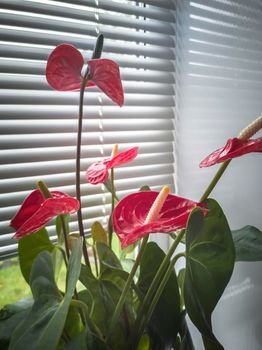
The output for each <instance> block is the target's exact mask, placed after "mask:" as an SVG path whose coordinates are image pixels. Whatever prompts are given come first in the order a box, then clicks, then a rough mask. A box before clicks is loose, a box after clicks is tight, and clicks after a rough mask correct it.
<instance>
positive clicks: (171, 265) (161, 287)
mask: <svg viewBox="0 0 262 350" xmlns="http://www.w3.org/2000/svg"><path fill="white" fill-rule="evenodd" d="M184 256H185V253H184V252H181V253H179V254H177V255H176V256H175V257H174V258H173V259H172V261H171V262H170V263H169V266H168V269H167V271H166V273H165V275H164V277H163V279H162V280H161V283H160V285H159V287H158V289H157V291H156V293H155V295H154V298H153V300H152V302H151V304H150V307H149V309H148V311H147V312H146V314H145V316H144V317H143V319H142V322H141V324H140V327H139V330H138V333H137V340H138V341H139V339H140V337H141V336H142V334H143V332H144V329H145V327H146V325H147V323H148V322H149V321H150V319H151V317H152V314H153V312H154V310H155V307H156V305H157V303H158V300H159V298H160V296H161V295H162V293H163V290H164V288H165V286H166V283H167V282H168V280H169V278H170V276H171V273H172V272H173V271H174V265H175V263H176V262H177V260H178V259H179V258H181V257H184Z"/></svg>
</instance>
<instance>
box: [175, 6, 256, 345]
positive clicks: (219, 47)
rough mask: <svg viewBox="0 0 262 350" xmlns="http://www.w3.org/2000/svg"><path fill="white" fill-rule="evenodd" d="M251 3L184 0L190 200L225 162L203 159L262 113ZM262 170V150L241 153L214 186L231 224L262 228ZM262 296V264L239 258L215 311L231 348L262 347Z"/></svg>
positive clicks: (182, 157) (184, 177)
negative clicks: (204, 163) (203, 162)
mask: <svg viewBox="0 0 262 350" xmlns="http://www.w3.org/2000/svg"><path fill="white" fill-rule="evenodd" d="M201 2H202V3H205V4H207V3H208V5H209V8H208V7H201V6H198V4H199V3H201ZM246 3H247V2H246V1H244V0H237V1H234V2H232V1H229V2H223V1H220V0H216V1H209V2H207V1H202V0H199V1H195V2H194V3H193V4H192V2H190V1H188V0H178V1H177V44H176V49H177V63H176V67H177V77H176V82H177V94H176V103H177V110H176V149H177V152H176V179H175V181H176V188H177V193H178V194H179V195H181V196H185V197H188V198H190V199H194V200H199V198H200V197H201V195H202V193H203V191H204V189H205V188H206V187H207V185H208V184H209V182H210V180H211V179H212V176H213V175H214V174H215V172H216V170H217V168H218V166H214V167H211V168H205V169H200V168H199V167H198V164H199V162H200V161H201V160H202V159H203V158H204V157H205V156H206V155H207V154H209V153H211V152H212V151H213V150H215V149H217V148H219V147H221V146H223V145H224V144H225V141H226V140H227V138H229V137H233V136H237V135H238V133H239V132H240V131H241V129H242V128H243V127H245V126H246V125H247V124H248V123H249V122H251V121H252V120H253V119H255V118H256V117H257V116H258V115H260V114H261V113H262V93H261V91H262V79H261V78H262V2H255V1H251V2H248V6H247V5H246ZM203 18H208V21H205V20H203ZM258 136H261V133H260V134H258ZM261 172H262V155H261V154H252V155H246V156H244V157H242V158H238V159H235V160H233V161H232V162H231V164H230V166H229V168H228V169H227V170H226V173H225V174H224V176H223V178H222V179H221V181H220V182H219V184H218V185H217V187H216V189H215V190H214V191H213V193H212V195H211V197H213V198H215V199H216V200H218V201H219V203H220V205H221V206H222V208H223V209H224V212H225V214H226V215H227V218H228V221H229V224H230V226H231V228H232V229H237V228H240V227H242V226H245V225H247V224H250V225H254V226H256V227H258V228H260V229H262V220H261V214H262V210H261V209H262V205H261V199H262V187H261ZM261 295H262V263H261V262H258V263H237V264H236V266H235V270H234V273H233V276H232V279H231V281H230V283H229V285H228V287H227V289H226V291H225V293H224V295H223V297H222V299H221V301H220V302H219V304H218V306H217V308H216V310H215V312H214V315H213V326H214V332H215V334H216V336H217V337H218V339H220V340H221V342H222V343H223V345H224V347H225V349H226V350H247V349H250V350H260V349H262V332H261V329H262V301H261ZM196 339H197V338H195V341H197V340H196ZM200 349H202V345H201V341H200V340H199V341H197V342H196V350H200Z"/></svg>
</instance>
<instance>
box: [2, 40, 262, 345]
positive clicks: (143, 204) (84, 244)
mask: <svg viewBox="0 0 262 350" xmlns="http://www.w3.org/2000/svg"><path fill="white" fill-rule="evenodd" d="M102 48H103V36H102V35H100V36H99V37H98V39H97V42H96V45H95V48H94V52H93V56H92V57H91V58H90V60H89V61H88V62H87V63H86V62H84V59H83V57H82V55H81V53H80V52H79V51H78V50H77V49H76V48H75V47H73V46H71V45H67V44H62V45H59V46H58V47H57V48H55V49H54V51H53V52H51V54H50V56H49V59H48V62H47V66H46V78H47V82H48V83H49V84H50V86H51V87H52V88H53V89H56V90H59V91H69V90H80V99H79V119H78V120H79V122H78V138H77V145H76V198H73V197H70V196H69V195H67V194H65V193H62V192H59V191H50V190H49V189H48V187H47V185H46V184H45V183H44V182H43V181H41V179H40V181H39V182H38V184H37V186H36V188H35V189H33V191H32V192H31V193H30V194H29V195H28V197H27V198H26V199H25V200H24V202H23V203H22V205H21V208H20V209H19V210H18V212H17V213H16V215H15V216H14V217H13V218H12V220H11V222H10V225H11V226H12V227H13V228H14V229H15V231H16V232H15V235H14V239H17V240H18V253H19V262H20V267H21V273H22V275H23V277H24V279H25V280H26V282H27V283H28V284H29V285H30V288H31V291H32V297H31V298H29V299H26V300H21V301H18V302H17V303H16V304H14V305H6V306H5V307H4V308H3V309H2V310H1V312H0V344H1V349H10V350H21V349H23V350H24V349H26V350H30V349H34V350H35V349H37V350H40V349H50V350H52V349H64V350H72V349H77V350H86V349H91V350H93V349H95V350H122V349H123V350H136V349H138V350H161V349H165V350H168V349H175V350H193V349H195V348H194V340H192V338H191V336H190V330H189V328H188V326H187V316H188V317H189V318H190V319H191V321H192V322H193V324H194V325H195V326H196V327H197V329H198V330H199V332H200V334H201V336H202V339H203V344H204V347H205V349H208V350H212V349H214V350H222V349H223V339H217V338H216V336H215V334H214V331H213V329H212V312H213V310H214V309H215V307H216V304H217V303H218V301H219V299H220V298H221V296H222V294H223V291H224V289H225V287H226V286H227V284H228V282H229V280H230V277H231V275H232V272H233V269H234V264H235V262H236V261H256V260H261V259H262V253H261V252H262V250H261V249H257V247H258V246H261V244H262V239H261V234H262V233H261V232H260V231H259V230H258V229H257V228H255V227H252V226H246V227H244V228H242V229H239V230H237V231H231V229H230V227H229V224H228V222H227V219H226V217H225V215H224V213H223V209H222V208H221V207H220V205H219V204H218V202H217V201H216V200H215V199H211V198H210V194H211V192H212V190H213V188H214V187H215V186H216V183H217V182H218V181H219V180H220V178H221V176H222V175H223V173H224V171H225V169H226V168H227V166H229V164H230V162H231V160H232V159H233V158H235V157H239V156H243V155H245V154H246V153H249V152H260V153H261V152H262V138H261V137H260V138H257V139H253V138H252V136H253V135H254V134H255V133H256V132H257V131H258V130H259V129H261V126H262V117H259V118H257V119H256V120H255V121H254V122H253V123H252V124H251V125H250V126H248V127H247V128H246V129H244V131H243V132H241V133H240V134H239V136H238V137H235V138H232V139H230V140H228V142H227V143H226V145H225V146H224V147H223V148H221V149H219V150H217V151H215V152H214V153H212V154H211V155H209V156H207V157H206V158H205V159H204V160H203V161H202V162H201V163H200V166H201V167H207V166H211V165H214V164H217V163H222V164H221V166H220V168H219V169H218V171H217V173H216V175H215V177H214V178H213V179H212V180H211V182H210V184H209V185H208V186H207V189H206V191H205V192H204V194H203V196H202V197H201V198H200V199H199V202H194V201H192V200H190V199H186V198H181V197H178V196H176V195H175V194H171V193H170V190H169V188H168V187H167V186H165V185H164V184H163V188H162V190H161V191H160V192H156V191H151V190H150V188H149V187H148V186H142V187H141V189H137V191H136V192H135V193H132V194H129V195H128V196H126V197H124V198H121V199H119V197H118V194H117V188H116V187H115V183H114V170H115V168H116V167H118V166H121V165H123V164H126V163H128V162H131V161H132V160H133V159H135V158H136V157H137V155H138V154H139V149H138V147H134V148H131V149H127V150H125V151H123V152H118V147H117V143H116V145H115V146H114V148H113V150H112V154H111V156H110V157H108V158H104V159H101V160H100V161H98V162H96V163H95V164H92V165H91V166H90V167H89V168H88V169H87V171H86V176H85V178H86V181H88V182H89V183H90V184H93V185H94V186H95V185H97V184H101V183H103V184H104V185H105V187H106V188H107V189H108V191H109V192H110V193H111V198H112V200H111V201H112V213H111V215H110V218H109V220H108V226H107V227H106V228H105V227H103V226H102V224H101V223H99V222H94V223H93V225H92V227H84V224H83V215H82V212H81V189H80V159H81V157H80V155H81V134H82V120H83V97H84V93H85V90H86V88H87V90H88V87H89V86H93V85H96V86H97V87H98V88H99V89H101V90H102V91H103V92H104V93H105V94H106V95H107V96H108V97H109V98H110V99H111V100H112V101H113V102H115V103H116V104H118V105H119V106H122V105H123V103H124V93H123V89H122V84H121V78H120V72H119V66H118V65H117V63H115V62H113V61H111V60H109V59H102V58H100V56H101V53H102ZM116 142H117V140H116ZM141 185H142V184H141ZM73 213H77V219H78V227H79V229H78V231H77V232H74V233H72V232H70V229H69V227H70V225H69V221H70V214H73ZM52 219H54V220H55V221H56V233H57V237H56V240H55V241H53V240H52V241H51V240H50V237H49V234H48V231H47V229H46V228H45V225H46V224H47V223H48V222H49V221H50V220H52ZM87 232H91V236H90V235H87V234H86V233H87ZM154 233H160V234H165V235H169V236H170V237H172V239H173V241H172V240H171V241H172V242H173V243H172V244H171V246H170V248H169V250H168V251H167V252H164V251H163V250H162V249H161V248H160V247H159V246H158V245H157V244H156V243H154V242H153V241H150V239H149V236H150V235H151V236H152V235H153V234H154ZM118 243H119V244H118ZM179 243H182V244H183V245H184V249H182V250H181V249H179V252H177V247H178V244H179ZM119 246H121V249H119ZM179 259H184V261H185V268H183V269H181V270H180V271H177V270H176V269H175V265H176V262H177V261H178V260H179ZM62 264H64V266H65V267H66V271H67V272H66V283H65V286H64V288H62V289H61V288H60V289H59V288H58V285H57V279H58V278H59V273H60V267H61V265H62ZM207 286H208V288H207Z"/></svg>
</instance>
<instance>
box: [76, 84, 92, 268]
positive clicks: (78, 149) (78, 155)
mask: <svg viewBox="0 0 262 350" xmlns="http://www.w3.org/2000/svg"><path fill="white" fill-rule="evenodd" d="M87 81H88V78H87V77H85V78H84V79H83V80H82V83H81V89H80V99H79V116H78V130H77V147H76V198H77V200H78V201H79V204H80V207H79V210H78V212H77V220H78V227H79V233H80V236H81V237H83V256H84V259H85V264H86V266H89V267H90V268H91V265H90V261H89V258H88V253H87V245H86V240H85V232H84V226H83V216H82V209H81V208H82V204H81V188H80V184H81V181H80V171H81V168H80V161H81V144H82V128H83V106H84V93H85V86H86V84H87Z"/></svg>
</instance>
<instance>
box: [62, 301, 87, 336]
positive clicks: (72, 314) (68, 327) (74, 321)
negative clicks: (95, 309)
mask: <svg viewBox="0 0 262 350" xmlns="http://www.w3.org/2000/svg"><path fill="white" fill-rule="evenodd" d="M64 331H65V333H66V334H67V336H69V338H74V337H76V336H78V335H79V334H80V333H81V332H82V331H83V323H82V321H81V317H80V314H79V309H78V308H76V307H73V306H70V307H69V310H68V313H67V317H66V321H65V326H64Z"/></svg>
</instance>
